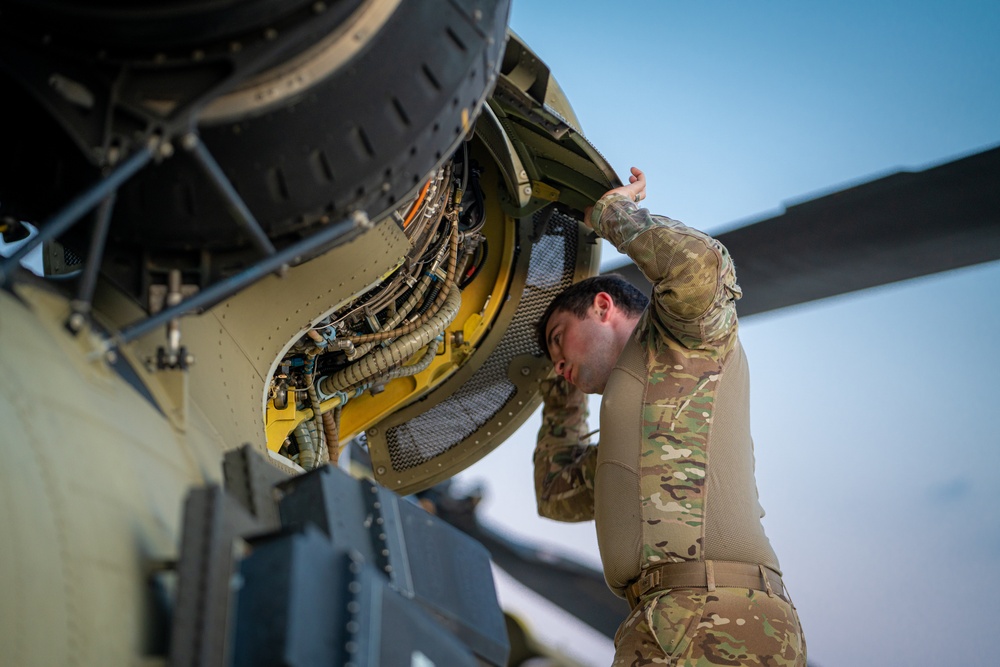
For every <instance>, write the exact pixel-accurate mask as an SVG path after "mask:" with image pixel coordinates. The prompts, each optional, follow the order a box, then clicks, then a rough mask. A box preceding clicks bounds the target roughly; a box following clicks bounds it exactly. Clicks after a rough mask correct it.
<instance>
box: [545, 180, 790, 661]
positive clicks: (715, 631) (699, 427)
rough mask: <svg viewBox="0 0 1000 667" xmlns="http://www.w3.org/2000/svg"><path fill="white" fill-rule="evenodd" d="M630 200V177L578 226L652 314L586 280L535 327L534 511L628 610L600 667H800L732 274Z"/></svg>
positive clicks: (718, 247) (610, 284)
mask: <svg viewBox="0 0 1000 667" xmlns="http://www.w3.org/2000/svg"><path fill="white" fill-rule="evenodd" d="M645 193H646V179H645V176H644V175H643V173H642V172H641V171H640V170H639V169H636V168H635V167H633V168H632V175H631V176H630V177H629V184H628V185H626V186H623V187H620V188H615V189H613V190H610V191H609V192H607V193H605V194H604V196H603V197H601V199H600V200H599V201H598V202H597V203H596V204H595V206H593V207H592V208H588V210H587V212H586V215H585V218H586V224H587V225H588V226H590V227H592V228H593V229H594V231H596V232H597V233H598V234H599V235H600V236H602V237H603V238H605V239H607V240H608V241H610V242H612V243H614V244H615V247H617V248H618V250H619V251H620V252H624V253H625V254H627V255H628V256H629V257H631V258H632V260H633V261H634V262H635V263H636V264H637V265H638V267H639V268H640V269H641V270H642V272H643V274H645V276H646V277H647V278H648V279H649V281H650V282H651V283H652V284H653V294H652V303H651V304H650V303H649V300H648V299H647V298H646V296H645V295H644V294H642V292H640V291H639V290H637V289H636V288H634V287H633V286H631V285H630V284H629V283H627V282H626V281H625V280H623V279H622V278H620V277H618V276H598V277H595V278H590V279H587V280H584V281H582V282H580V283H577V284H575V285H573V286H571V287H569V288H568V289H566V290H565V291H564V292H562V293H561V294H559V295H558V296H557V297H556V298H555V299H554V300H553V301H552V303H551V304H550V305H549V307H548V309H547V310H546V312H545V314H544V315H543V316H542V319H541V320H540V321H539V323H538V337H539V345H540V346H541V348H542V350H544V351H545V353H546V354H547V355H548V356H549V358H550V359H551V360H552V363H553V365H554V369H555V376H554V377H552V378H550V379H548V380H545V381H544V382H543V383H542V393H543V396H544V400H545V405H544V410H543V412H542V415H543V417H542V418H543V423H542V428H541V431H540V432H539V435H538V445H537V447H536V449H535V453H534V466H535V493H536V496H537V500H538V511H539V514H541V515H542V516H546V517H549V518H552V519H556V520H561V521H585V520H589V519H594V520H595V522H596V526H597V539H598V545H599V547H600V551H601V561H602V564H603V567H604V576H605V579H606V580H607V582H608V585H609V586H610V587H611V589H612V590H613V591H614V592H615V593H616V594H617V595H619V596H620V597H623V598H626V599H627V600H628V603H629V605H630V607H631V613H630V614H629V615H628V617H627V618H626V619H625V621H624V622H623V623H622V624H621V627H620V628H619V629H618V633H617V635H616V637H615V661H614V665H615V667H619V666H621V667H640V666H641V665H654V664H655V665H663V664H669V665H761V664H767V665H796V666H804V665H805V664H806V645H805V639H804V637H803V634H802V627H801V625H800V623H799V619H798V615H797V614H796V612H795V607H794V606H793V605H792V603H791V599H790V598H789V596H788V593H787V591H786V589H785V586H784V583H783V582H782V579H781V571H780V569H779V565H778V559H777V558H776V556H775V554H774V551H773V550H772V548H771V545H770V542H769V541H768V539H767V537H766V535H765V534H764V530H763V527H762V525H761V521H760V519H761V517H763V515H764V512H763V509H761V507H760V504H759V502H758V498H757V486H756V481H755V480H754V472H753V466H754V458H753V442H752V440H751V438H750V420H749V416H750V415H749V375H748V369H747V361H746V356H745V355H744V353H743V348H742V346H741V345H740V341H739V338H738V336H737V320H736V300H737V299H739V298H740V296H741V292H740V288H739V286H738V285H737V284H736V274H735V272H734V269H733V263H732V260H731V259H730V258H729V253H728V252H727V250H726V249H725V248H724V247H723V246H722V244H721V243H719V242H718V241H716V240H715V239H713V238H711V237H710V236H708V235H706V234H704V233H702V232H699V231H696V230H694V229H691V228H690V227H686V226H685V225H683V224H682V223H680V222H677V221H676V220H671V219H669V218H666V217H661V216H655V215H651V214H650V213H649V211H647V210H646V209H641V208H639V206H638V202H639V201H641V200H642V199H643V198H644V197H645ZM585 393H597V394H604V397H603V400H602V403H601V436H600V446H599V447H598V446H596V445H591V444H589V442H588V439H587V436H586V435H585V434H586V433H587V424H586V418H587V404H586V397H585V396H584V394H585Z"/></svg>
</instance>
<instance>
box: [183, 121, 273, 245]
mask: <svg viewBox="0 0 1000 667" xmlns="http://www.w3.org/2000/svg"><path fill="white" fill-rule="evenodd" d="M184 146H185V147H186V148H188V149H189V150H190V151H191V152H192V153H193V154H194V156H195V158H196V159H197V160H198V163H199V164H200V165H201V166H202V168H204V170H205V173H206V174H208V177H209V178H210V179H211V180H212V182H213V183H214V184H215V187H216V188H217V189H218V191H219V194H221V195H222V196H223V197H225V198H226V201H227V202H228V203H229V205H230V206H231V207H232V210H231V212H232V214H233V217H234V218H236V221H237V222H238V223H240V224H241V225H242V226H243V228H244V229H245V230H246V231H247V232H249V234H250V239H251V240H252V241H253V243H254V245H255V246H257V247H258V248H259V249H260V250H261V252H263V253H264V254H265V255H273V254H274V253H275V252H276V251H275V249H274V245H273V244H272V243H271V239H269V238H267V234H265V233H264V230H263V229H262V228H261V226H260V223H259V222H257V218H255V217H254V215H253V213H251V212H250V209H249V208H247V205H246V203H245V202H244V201H243V198H242V197H240V194H239V193H238V192H236V188H234V187H233V184H232V183H230V182H229V179H228V178H226V174H225V173H224V172H223V171H222V167H220V166H219V163H218V162H216V161H215V158H214V157H212V154H211V153H210V152H209V151H208V149H207V148H205V144H204V143H203V142H202V141H201V138H199V137H198V135H196V134H194V133H192V134H189V135H187V136H186V137H184Z"/></svg>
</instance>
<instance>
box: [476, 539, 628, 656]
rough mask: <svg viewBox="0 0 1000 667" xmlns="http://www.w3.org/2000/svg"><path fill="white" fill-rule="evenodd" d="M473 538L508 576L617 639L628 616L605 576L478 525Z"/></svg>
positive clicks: (592, 569) (621, 601) (626, 606)
mask: <svg viewBox="0 0 1000 667" xmlns="http://www.w3.org/2000/svg"><path fill="white" fill-rule="evenodd" d="M471 534H472V536H473V537H475V538H476V539H477V540H479V541H480V542H481V543H482V544H483V546H485V547H486V548H487V549H488V550H489V552H490V555H491V556H492V557H493V562H494V563H496V564H497V565H498V566H499V567H500V568H501V569H503V570H504V571H505V572H506V573H507V574H509V575H511V576H512V577H514V578H515V579H517V580H518V581H519V582H521V583H522V584H523V585H525V586H527V587H528V588H530V589H532V590H533V591H535V592H536V593H538V594H539V595H541V596H542V597H544V598H546V599H548V600H549V601H550V602H552V603H553V604H556V605H558V606H559V607H561V608H562V609H564V610H565V611H566V612H568V613H570V614H572V615H573V616H575V617H577V618H578V619H580V620H581V621H583V622H584V623H586V624H587V625H589V626H590V627H592V628H594V629H595V630H597V631H598V632H600V633H601V634H603V635H605V636H607V637H614V636H615V632H616V631H617V630H618V626H619V624H620V623H621V622H622V621H623V620H624V619H625V617H626V616H627V615H628V605H627V604H626V603H625V601H624V600H622V599H621V598H619V597H617V596H615V594H614V593H612V592H611V589H610V588H608V585H607V584H606V583H605V581H604V575H603V574H602V573H601V572H600V571H599V570H596V569H594V568H591V567H589V566H587V565H584V564H582V563H578V562H576V561H572V560H569V559H568V558H563V557H561V556H556V555H554V554H552V553H551V552H548V551H545V550H544V549H543V548H541V547H538V546H531V545H527V544H524V543H522V542H518V541H516V540H514V539H512V538H510V537H507V536H505V535H502V534H500V533H498V532H495V531H493V530H491V529H490V528H488V527H486V526H484V525H482V524H481V523H479V522H477V525H476V530H474V531H473V532H472V533H471Z"/></svg>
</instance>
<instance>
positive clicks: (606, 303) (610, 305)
mask: <svg viewBox="0 0 1000 667" xmlns="http://www.w3.org/2000/svg"><path fill="white" fill-rule="evenodd" d="M614 307H615V300H614V299H613V298H612V297H611V295H610V294H608V293H607V292H598V293H597V294H595V295H594V309H595V310H596V311H597V315H598V316H599V319H600V320H601V321H602V322H606V321H607V319H608V318H609V317H610V316H611V311H612V310H613V309H614Z"/></svg>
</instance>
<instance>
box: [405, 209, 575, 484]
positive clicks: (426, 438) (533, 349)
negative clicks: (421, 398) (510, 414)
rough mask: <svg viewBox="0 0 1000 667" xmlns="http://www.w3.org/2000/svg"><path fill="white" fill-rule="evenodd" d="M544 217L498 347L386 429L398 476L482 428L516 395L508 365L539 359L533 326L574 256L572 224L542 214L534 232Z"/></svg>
mask: <svg viewBox="0 0 1000 667" xmlns="http://www.w3.org/2000/svg"><path fill="white" fill-rule="evenodd" d="M550 216H551V217H550ZM546 218H548V223H547V224H546V226H545V231H544V233H543V234H542V236H541V238H539V240H538V241H537V242H536V243H535V244H534V245H533V246H531V258H530V260H529V263H528V273H527V278H526V280H525V284H524V291H523V293H522V295H521V300H520V303H518V306H517V310H516V311H515V313H514V317H513V319H512V321H511V323H510V326H509V327H508V328H507V332H506V334H505V335H504V337H503V339H502V340H501V341H500V344H499V345H497V347H496V348H495V349H494V350H493V352H492V353H491V354H490V356H489V357H488V358H487V360H486V362H485V363H484V364H483V365H482V366H481V367H480V368H479V370H477V371H476V372H475V373H474V374H473V375H472V377H471V378H469V380H468V381H467V382H465V384H463V385H462V386H461V387H460V388H459V389H458V391H456V392H455V393H454V394H452V395H451V396H450V397H448V398H447V399H445V400H444V401H442V402H440V403H438V404H437V405H436V406H434V407H433V408H431V409H430V410H428V411H426V412H424V413H422V414H420V415H419V416H417V417H414V418H413V419H411V420H409V421H407V422H404V423H402V424H399V425H398V426H394V427H391V428H390V429H388V430H387V432H386V444H387V448H388V451H389V460H390V462H391V464H392V467H393V469H394V470H396V471H400V472H401V471H404V470H409V469H411V468H414V467H416V466H419V465H421V464H423V463H426V462H427V461H429V460H431V459H433V458H434V457H436V456H439V455H440V454H442V453H444V452H446V451H448V450H449V449H451V448H452V447H454V446H455V445H457V444H458V443H460V442H462V441H463V440H464V439H466V438H468V437H469V436H471V435H472V434H473V433H475V432H476V431H478V430H479V429H481V428H483V427H484V426H486V424H487V423H489V422H490V421H491V420H492V419H493V418H494V417H495V416H496V415H497V413H499V412H500V411H502V410H503V409H504V408H505V407H506V405H507V403H508V402H509V401H510V400H511V399H512V398H513V397H514V394H515V393H516V391H517V388H516V387H515V385H514V384H513V383H512V382H511V381H510V379H509V378H508V376H507V370H508V368H509V366H510V363H511V360H513V359H514V358H515V357H516V356H518V355H521V354H533V355H536V356H537V355H540V354H541V350H540V349H539V348H538V343H537V342H536V340H535V322H537V321H538V318H540V317H541V316H542V313H543V312H545V308H546V307H547V306H548V305H549V302H550V301H551V300H552V299H553V297H555V295H556V294H558V293H559V292H560V291H562V290H563V289H565V288H566V287H568V286H569V285H570V284H571V283H572V281H573V272H574V269H575V267H576V256H577V221H576V219H574V218H572V217H569V216H567V215H565V214H562V213H558V212H556V213H551V214H550V213H549V212H545V211H542V212H539V213H536V214H535V220H534V222H535V228H536V229H537V228H538V227H539V226H540V225H541V224H544V222H545V219H546ZM516 263H517V262H516V260H515V264H516ZM486 435H487V437H488V436H489V435H490V434H489V433H487V434H486Z"/></svg>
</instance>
